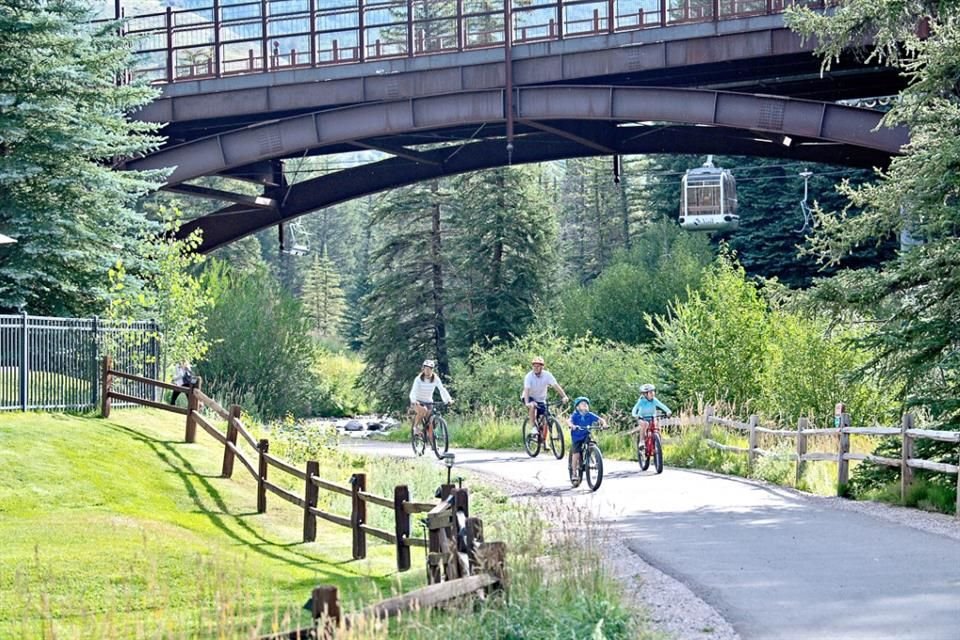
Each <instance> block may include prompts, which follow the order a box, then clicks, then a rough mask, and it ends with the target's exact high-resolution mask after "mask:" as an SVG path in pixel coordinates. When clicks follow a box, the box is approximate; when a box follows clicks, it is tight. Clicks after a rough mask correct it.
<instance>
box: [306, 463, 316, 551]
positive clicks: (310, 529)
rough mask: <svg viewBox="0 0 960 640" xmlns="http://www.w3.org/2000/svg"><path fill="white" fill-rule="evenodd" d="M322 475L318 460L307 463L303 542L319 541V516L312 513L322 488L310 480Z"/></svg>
mask: <svg viewBox="0 0 960 640" xmlns="http://www.w3.org/2000/svg"><path fill="white" fill-rule="evenodd" d="M318 475H320V463H319V462H317V461H316V460H309V461H307V480H306V486H305V487H304V491H303V497H304V501H305V502H306V503H307V505H306V506H305V507H304V508H303V541H304V542H313V541H315V540H316V539H317V516H315V515H314V514H313V512H312V511H310V509H311V508H313V509H315V508H316V507H317V498H318V497H319V496H320V487H318V486H317V485H315V484H314V483H313V480H311V479H310V478H311V477H313V476H318Z"/></svg>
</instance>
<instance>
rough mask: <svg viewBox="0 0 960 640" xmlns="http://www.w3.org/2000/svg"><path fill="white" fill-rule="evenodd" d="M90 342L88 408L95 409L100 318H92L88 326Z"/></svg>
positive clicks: (98, 371) (97, 399)
mask: <svg viewBox="0 0 960 640" xmlns="http://www.w3.org/2000/svg"><path fill="white" fill-rule="evenodd" d="M90 334H91V336H92V337H91V340H93V362H92V363H91V364H92V366H91V367H90V373H91V376H90V406H91V407H96V406H97V402H98V401H99V399H100V395H99V393H98V392H99V385H100V380H101V376H100V369H99V366H98V365H99V364H100V316H93V322H92V323H91V324H90Z"/></svg>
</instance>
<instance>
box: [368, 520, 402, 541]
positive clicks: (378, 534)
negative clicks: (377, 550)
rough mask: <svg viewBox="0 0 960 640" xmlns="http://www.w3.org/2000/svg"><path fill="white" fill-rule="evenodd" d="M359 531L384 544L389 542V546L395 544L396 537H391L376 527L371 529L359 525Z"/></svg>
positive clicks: (391, 535)
mask: <svg viewBox="0 0 960 640" xmlns="http://www.w3.org/2000/svg"><path fill="white" fill-rule="evenodd" d="M360 529H361V530H362V531H365V532H366V533H369V534H370V535H372V536H373V537H374V538H380V539H381V540H383V541H384V542H389V543H391V544H397V536H395V535H393V534H392V533H390V532H389V531H384V530H383V529H377V528H376V527H371V526H370V525H366V524H361V525H360Z"/></svg>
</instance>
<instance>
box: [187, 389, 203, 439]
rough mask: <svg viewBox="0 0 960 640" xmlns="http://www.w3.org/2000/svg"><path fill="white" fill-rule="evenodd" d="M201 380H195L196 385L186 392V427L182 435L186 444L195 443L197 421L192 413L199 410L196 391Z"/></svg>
mask: <svg viewBox="0 0 960 640" xmlns="http://www.w3.org/2000/svg"><path fill="white" fill-rule="evenodd" d="M201 382H202V380H200V378H197V382H196V384H194V385H192V386H191V387H190V391H188V392H187V426H186V429H185V431H184V434H183V440H184V442H187V443H194V442H196V441H197V419H196V418H194V417H193V416H194V411H197V410H199V409H200V398H198V397H197V391H198V390H199V389H200V383H201Z"/></svg>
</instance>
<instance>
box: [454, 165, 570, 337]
mask: <svg viewBox="0 0 960 640" xmlns="http://www.w3.org/2000/svg"><path fill="white" fill-rule="evenodd" d="M539 175H541V171H540V170H539V169H531V168H524V169H517V168H512V167H507V168H501V169H494V170H491V171H486V172H477V173H470V174H466V175H464V176H461V177H459V178H458V179H456V180H455V181H454V183H453V185H452V190H453V193H454V194H455V196H454V201H453V203H452V204H453V206H454V208H455V209H456V215H455V216H454V217H453V219H452V220H451V228H452V230H453V234H454V235H453V240H452V242H451V254H450V255H451V259H450V262H451V271H450V273H452V274H454V275H453V276H452V277H451V278H449V279H448V282H449V287H450V290H451V300H452V302H453V305H454V309H453V311H452V314H453V318H454V322H453V335H454V336H455V338H456V347H455V349H456V351H457V352H458V353H461V354H466V353H467V351H468V350H469V348H470V346H471V345H483V346H487V345H489V344H492V343H495V342H496V341H498V340H506V339H510V338H511V337H512V336H515V335H520V334H522V333H523V332H524V331H526V329H527V327H528V326H529V325H530V324H531V322H532V321H533V318H534V308H535V306H536V305H537V303H538V302H542V300H543V294H544V292H545V291H546V290H547V289H548V286H549V284H550V275H551V274H552V273H553V271H554V264H555V256H554V251H553V244H554V240H555V238H556V233H557V229H556V224H555V222H554V220H553V216H552V215H550V213H549V209H550V207H549V203H548V202H547V201H546V198H545V197H544V194H543V191H542V190H541V189H540V188H539V187H538V185H537V178H538V176H539ZM545 212H546V213H545Z"/></svg>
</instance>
